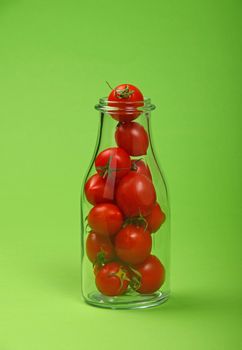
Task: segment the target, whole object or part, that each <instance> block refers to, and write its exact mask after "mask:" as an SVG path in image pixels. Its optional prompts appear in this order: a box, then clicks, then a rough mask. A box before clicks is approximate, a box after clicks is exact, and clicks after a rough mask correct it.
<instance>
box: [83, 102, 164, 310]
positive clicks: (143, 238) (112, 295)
mask: <svg viewBox="0 0 242 350" xmlns="http://www.w3.org/2000/svg"><path fill="white" fill-rule="evenodd" d="M95 108H96V109H97V110H98V111H99V114H100V119H99V131H98V137H97V143H96V147H95V150H94V155H93V158H92V160H91V164H90V166H89V169H88V171H87V175H86V177H85V178H84V181H83V186H82V191H81V289H82V296H83V298H84V300H85V302H87V303H88V304H91V305H94V306H98V307H103V308H112V309H136V308H148V307H152V306H156V305H159V304H161V303H162V302H164V301H166V300H167V299H168V297H169V293H170V288H169V253H170V209H169V202H168V194H167V187H166V183H165V180H164V176H163V173H162V172H161V169H160V167H159V165H158V162H157V159H156V156H155V153H154V148H153V144H152V138H151V130H150V119H151V111H153V110H154V109H155V106H154V105H153V104H152V103H151V100H150V99H149V98H145V99H144V101H140V102H137V103H136V105H134V103H132V104H130V103H129V102H122V104H120V103H118V102H115V101H114V102H110V101H108V99H107V98H101V99H100V100H99V103H98V104H97V105H96V106H95ZM120 120H121V121H120ZM120 148H121V151H120ZM110 150H111V151H110ZM103 151H104V152H103ZM119 151H120V152H121V155H120V154H119ZM109 152H110V153H109ZM122 152H123V153H122ZM100 154H101V155H100ZM124 154H125V155H126V158H125V157H124V158H125V159H122V156H123V155H124ZM127 154H128V158H129V159H130V160H128V161H127ZM105 162H106V163H105ZM127 162H130V163H127ZM154 193H155V196H156V197H154ZM151 202H152V204H151ZM157 203H158V204H157ZM154 231H155V232H154Z"/></svg>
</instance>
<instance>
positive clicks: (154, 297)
mask: <svg viewBox="0 0 242 350" xmlns="http://www.w3.org/2000/svg"><path fill="white" fill-rule="evenodd" d="M169 295H170V293H169V292H166V293H165V292H161V291H158V292H156V293H153V294H135V295H134V294H133V293H130V294H129V293H127V294H125V295H123V296H118V297H110V296H106V295H103V294H101V293H98V292H92V293H90V294H89V295H88V298H85V302H86V303H87V304H89V305H92V306H96V307H100V308H105V309H123V310H125V309H126V310H131V309H147V308H151V307H155V306H158V305H160V304H162V303H164V302H165V301H167V300H168V299H169Z"/></svg>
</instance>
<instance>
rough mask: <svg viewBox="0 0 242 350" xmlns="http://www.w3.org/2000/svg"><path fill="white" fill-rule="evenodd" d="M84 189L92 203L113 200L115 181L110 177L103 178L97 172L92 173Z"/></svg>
mask: <svg viewBox="0 0 242 350" xmlns="http://www.w3.org/2000/svg"><path fill="white" fill-rule="evenodd" d="M84 189H85V195H86V198H87V200H88V202H89V203H91V204H93V205H95V204H98V203H103V202H113V200H114V190H115V181H113V178H111V177H107V178H106V179H104V178H102V177H101V176H99V174H94V175H93V176H91V177H90V178H89V179H88V181H87V182H86V184H85V188H84Z"/></svg>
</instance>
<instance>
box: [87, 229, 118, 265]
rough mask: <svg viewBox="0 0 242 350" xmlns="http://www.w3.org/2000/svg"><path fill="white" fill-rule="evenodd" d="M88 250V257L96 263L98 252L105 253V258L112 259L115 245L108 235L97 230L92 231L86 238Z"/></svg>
mask: <svg viewBox="0 0 242 350" xmlns="http://www.w3.org/2000/svg"><path fill="white" fill-rule="evenodd" d="M86 252H87V256H88V259H89V260H90V261H91V262H92V263H94V262H95V261H96V259H97V255H98V253H100V252H102V253H103V254H104V259H105V260H111V259H113V258H114V256H115V253H114V247H113V245H112V243H111V240H110V238H109V237H108V236H103V235H99V234H97V233H96V232H93V231H91V232H90V233H89V234H88V236H87V240H86Z"/></svg>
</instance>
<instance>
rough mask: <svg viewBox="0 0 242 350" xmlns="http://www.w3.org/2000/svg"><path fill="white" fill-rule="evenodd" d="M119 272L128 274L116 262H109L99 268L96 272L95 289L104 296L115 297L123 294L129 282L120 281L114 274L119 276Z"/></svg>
mask: <svg viewBox="0 0 242 350" xmlns="http://www.w3.org/2000/svg"><path fill="white" fill-rule="evenodd" d="M120 271H124V272H126V273H127V278H129V277H128V272H127V271H126V270H125V268H124V267H123V266H122V265H121V264H120V263H118V262H110V263H107V264H106V265H104V266H103V267H101V268H100V269H98V270H97V271H96V279H95V282H96V286H97V289H98V290H99V291H100V292H101V293H102V294H104V295H109V296H116V295H121V294H123V293H124V292H125V291H126V290H127V288H128V286H129V281H128V280H126V279H125V280H123V282H122V281H121V278H120V277H119V276H117V275H115V274H119V273H120Z"/></svg>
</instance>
